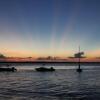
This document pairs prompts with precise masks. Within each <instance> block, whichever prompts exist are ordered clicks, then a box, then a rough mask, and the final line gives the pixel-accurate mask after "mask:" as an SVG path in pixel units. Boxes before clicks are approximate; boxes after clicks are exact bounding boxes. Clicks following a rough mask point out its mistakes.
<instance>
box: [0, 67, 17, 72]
mask: <svg viewBox="0 0 100 100" xmlns="http://www.w3.org/2000/svg"><path fill="white" fill-rule="evenodd" d="M16 70H17V69H16V68H15V67H11V68H7V67H1V68H0V72H3V71H7V72H9V71H12V72H14V71H16Z"/></svg>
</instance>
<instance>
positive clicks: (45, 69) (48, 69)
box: [35, 67, 55, 72]
mask: <svg viewBox="0 0 100 100" xmlns="http://www.w3.org/2000/svg"><path fill="white" fill-rule="evenodd" d="M35 70H36V71H39V72H49V71H55V69H54V68H53V67H50V68H45V67H40V68H35Z"/></svg>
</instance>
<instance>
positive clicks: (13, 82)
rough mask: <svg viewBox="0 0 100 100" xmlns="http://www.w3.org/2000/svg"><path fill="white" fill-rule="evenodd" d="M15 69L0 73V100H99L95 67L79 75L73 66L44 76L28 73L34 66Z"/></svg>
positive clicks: (99, 80) (99, 79)
mask: <svg viewBox="0 0 100 100" xmlns="http://www.w3.org/2000/svg"><path fill="white" fill-rule="evenodd" d="M27 67H28V68H29V69H30V70H28V68H27ZM16 68H19V70H18V71H17V72H0V100H100V69H99V68H96V69H95V68H89V67H88V68H85V69H84V70H83V72H82V73H80V74H79V73H77V72H76V70H75V69H73V67H69V68H68V67H67V68H66V69H65V67H62V69H59V68H60V67H59V68H58V67H55V68H57V70H56V71H55V72H45V73H42V72H36V71H34V70H32V68H34V66H31V68H30V67H29V66H24V67H20V66H18V67H17V66H16ZM23 68H26V70H22V69H23ZM70 68H71V69H70Z"/></svg>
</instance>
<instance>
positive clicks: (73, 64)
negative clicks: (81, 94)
mask: <svg viewBox="0 0 100 100" xmlns="http://www.w3.org/2000/svg"><path fill="white" fill-rule="evenodd" d="M34 64H39V65H40V64H49V65H66V66H75V65H77V64H78V62H63V61H62V62H58V61H57V62H56V61H55V62H49V61H48V62H47V61H35V62H34V61H33V62H32V61H31V62H30V61H27V62H0V65H34ZM81 65H85V66H100V62H81Z"/></svg>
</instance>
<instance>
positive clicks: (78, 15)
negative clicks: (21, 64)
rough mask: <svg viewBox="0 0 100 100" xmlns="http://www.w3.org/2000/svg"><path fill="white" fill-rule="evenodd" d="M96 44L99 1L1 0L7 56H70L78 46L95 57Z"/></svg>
mask: <svg viewBox="0 0 100 100" xmlns="http://www.w3.org/2000/svg"><path fill="white" fill-rule="evenodd" d="M99 43H100V0H0V49H1V52H2V53H4V54H6V55H7V56H47V55H51V56H69V55H71V54H73V53H74V52H76V51H77V50H78V46H79V45H80V46H81V48H82V50H84V51H85V52H88V53H89V52H90V55H91V54H92V53H93V54H94V55H95V54H96V56H97V55H99V54H100V47H99ZM94 55H93V56H94Z"/></svg>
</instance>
